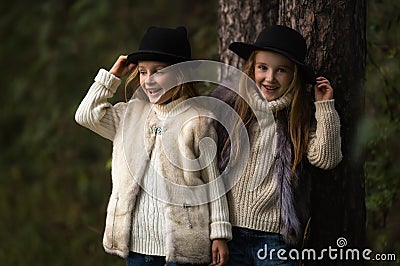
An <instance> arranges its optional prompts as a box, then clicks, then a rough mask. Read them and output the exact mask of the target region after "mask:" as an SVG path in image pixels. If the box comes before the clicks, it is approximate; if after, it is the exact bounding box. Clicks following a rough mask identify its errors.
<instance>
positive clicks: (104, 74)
mask: <svg viewBox="0 0 400 266" xmlns="http://www.w3.org/2000/svg"><path fill="white" fill-rule="evenodd" d="M94 81H95V82H98V83H100V84H101V85H103V86H104V87H106V88H107V89H108V90H110V91H111V92H112V93H115V92H116V91H117V89H118V86H119V85H120V84H121V79H120V78H118V77H116V76H114V75H113V74H110V72H108V71H107V70H105V69H103V68H102V69H100V70H99V73H97V75H96V77H95V78H94Z"/></svg>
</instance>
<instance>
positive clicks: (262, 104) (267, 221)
mask: <svg viewBox="0 0 400 266" xmlns="http://www.w3.org/2000/svg"><path fill="white" fill-rule="evenodd" d="M291 97H292V96H291V95H290V94H289V95H286V96H283V97H281V98H279V99H277V100H275V101H272V102H269V103H268V102H267V101H265V100H264V99H262V98H261V96H260V95H259V93H254V94H253V95H252V97H250V99H251V100H252V101H253V102H252V103H251V106H253V108H256V109H257V111H258V112H267V111H268V108H271V109H272V112H273V113H275V112H276V111H279V110H282V109H284V108H285V107H287V106H289V104H290V102H291ZM315 107H316V112H315V118H316V120H317V127H316V130H315V131H314V132H311V134H310V138H309V145H308V151H307V158H308V160H309V162H310V163H311V164H312V165H314V166H316V167H319V168H322V169H331V168H333V167H335V166H336V165H337V164H338V163H339V162H340V161H341V159H342V154H341V138H340V120H339V116H338V114H337V112H336V110H335V108H334V100H329V101H318V102H315ZM259 123H260V124H261V126H262V123H263V122H262V121H260V122H259ZM263 133H264V132H260V130H259V128H258V125H257V123H255V122H253V123H252V124H251V126H250V128H249V138H250V157H249V160H248V162H247V166H246V168H245V171H244V174H243V175H242V176H241V177H240V179H239V180H238V181H237V183H236V184H235V186H234V187H233V188H232V190H231V191H230V192H229V193H228V202H229V209H230V219H231V223H232V226H238V227H244V228H249V229H253V230H259V231H264V232H274V233H279V232H280V228H279V226H280V222H279V220H280V205H279V199H277V198H276V193H275V190H276V189H277V188H278V187H279V184H278V181H277V180H278V178H274V173H273V171H270V172H269V173H267V172H265V173H263V174H264V175H265V176H266V178H265V179H264V180H263V182H262V183H261V185H260V186H258V187H257V188H256V189H255V190H251V189H249V188H250V187H251V182H252V180H253V178H254V171H255V169H259V168H264V163H265V156H266V155H265V154H264V153H263V152H261V150H262V149H260V148H259V147H261V146H262V145H263V144H264V143H266V142H268V141H271V135H270V134H269V133H270V131H265V134H263ZM271 169H273V168H271ZM258 174H259V173H258Z"/></svg>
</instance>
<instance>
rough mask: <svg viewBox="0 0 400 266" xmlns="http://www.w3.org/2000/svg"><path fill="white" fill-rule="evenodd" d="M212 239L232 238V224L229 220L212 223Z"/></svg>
mask: <svg viewBox="0 0 400 266" xmlns="http://www.w3.org/2000/svg"><path fill="white" fill-rule="evenodd" d="M210 239H211V240H214V239H226V240H227V241H229V240H232V225H231V224H230V223H228V222H215V223H211V234H210Z"/></svg>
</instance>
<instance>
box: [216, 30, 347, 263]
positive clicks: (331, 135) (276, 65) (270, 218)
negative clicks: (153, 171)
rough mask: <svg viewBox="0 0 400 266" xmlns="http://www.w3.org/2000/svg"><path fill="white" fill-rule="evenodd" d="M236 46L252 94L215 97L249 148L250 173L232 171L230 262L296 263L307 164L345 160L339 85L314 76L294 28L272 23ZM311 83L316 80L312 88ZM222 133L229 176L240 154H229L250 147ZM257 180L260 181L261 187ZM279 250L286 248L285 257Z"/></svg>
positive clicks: (245, 90) (245, 89) (223, 165)
mask: <svg viewBox="0 0 400 266" xmlns="http://www.w3.org/2000/svg"><path fill="white" fill-rule="evenodd" d="M229 49H230V50H231V51H233V52H234V53H236V54H237V55H239V56H240V57H241V58H243V59H245V60H247V63H246V65H245V68H244V72H245V74H247V75H248V76H249V77H250V78H251V80H252V81H254V83H255V86H254V87H251V86H249V85H248V83H246V82H243V83H241V84H240V86H239V89H238V90H237V92H238V93H239V95H241V96H245V97H241V96H238V94H232V93H229V92H227V89H224V88H222V87H218V88H216V89H215V90H214V91H213V92H212V94H211V95H213V96H214V97H217V98H219V99H221V100H224V101H225V102H227V103H229V104H230V105H231V106H232V107H233V108H234V109H235V111H236V112H237V113H238V115H239V116H240V118H241V121H239V122H238V123H243V124H244V125H245V128H246V129H247V133H248V136H249V137H248V138H249V145H250V147H249V157H248V160H247V161H246V162H245V166H244V171H243V172H242V173H241V174H240V175H239V176H234V174H232V176H233V177H234V178H237V179H238V180H237V182H236V183H235V185H234V186H233V188H232V189H231V190H230V191H229V193H228V204H229V209H230V221H231V224H232V226H233V228H232V232H233V240H232V241H230V242H229V250H230V259H229V262H228V265H236V266H239V265H240V266H243V265H278V264H279V265H297V263H298V261H293V260H290V258H289V256H288V251H289V249H290V248H292V247H298V244H299V243H300V242H301V240H302V236H303V232H304V226H305V224H306V223H307V220H308V209H307V201H308V197H307V195H308V193H309V184H308V181H307V177H306V176H305V175H302V176H300V174H301V172H303V171H300V170H302V169H303V170H304V169H305V168H306V167H304V166H305V165H306V164H308V163H309V164H311V165H313V166H316V167H319V168H322V169H331V168H334V167H335V166H336V165H338V164H339V162H340V161H341V159H342V154H341V139H340V121H339V116H338V114H337V112H336V110H335V107H334V100H333V89H332V86H331V85H330V83H329V81H328V80H327V79H326V78H324V77H317V78H316V77H314V73H313V71H312V70H311V68H310V67H308V66H307V65H306V64H305V63H304V59H305V56H306V51H307V46H306V42H305V40H304V38H303V37H302V36H301V35H300V34H299V33H298V32H297V31H295V30H293V29H291V28H288V27H284V26H271V27H268V28H266V29H264V30H263V31H262V32H261V33H260V34H259V36H258V38H257V40H256V42H255V43H243V42H234V43H232V44H231V45H230V46H229ZM307 84H313V85H314V88H313V90H312V93H311V92H310V90H309V89H308V87H307ZM312 98H314V99H315V102H314V104H312ZM269 114H271V117H272V123H271V121H268V115H269ZM274 121H275V123H273V122H274ZM263 127H264V128H263ZM272 127H273V128H272ZM234 128H238V126H237V125H236V127H234ZM270 129H273V130H270ZM233 134H235V129H234V130H233ZM218 135H219V141H220V143H219V144H220V150H221V160H220V164H219V166H220V171H221V172H222V171H223V170H225V171H226V174H227V175H228V176H229V175H230V174H229V173H230V172H229V171H231V172H232V173H233V171H232V169H228V168H229V165H228V167H227V164H228V160H229V158H235V156H233V157H230V156H231V155H232V153H235V154H240V152H241V151H243V148H244V147H241V146H240V143H239V145H233V143H234V140H235V139H237V136H235V135H231V136H227V132H226V131H224V130H223V129H222V128H219V129H218ZM231 141H232V145H231ZM268 143H274V146H269V147H276V148H275V150H271V149H264V148H265V147H267V146H268ZM231 146H232V147H231ZM233 146H234V147H233ZM269 157H271V158H272V159H271V160H269V159H268V158H269ZM269 161H271V164H270V165H268V162H269ZM256 178H259V180H260V182H258V183H257V186H254V180H255V179H256ZM280 249H283V251H282V252H286V253H284V254H282V253H280V255H281V256H280V258H279V257H278V256H277V251H278V250H280ZM274 251H275V252H274ZM285 257H286V258H287V259H285Z"/></svg>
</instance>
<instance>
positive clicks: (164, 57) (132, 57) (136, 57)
mask: <svg viewBox="0 0 400 266" xmlns="http://www.w3.org/2000/svg"><path fill="white" fill-rule="evenodd" d="M190 60H192V59H191V58H189V57H181V56H176V55H172V54H167V53H161V52H158V51H148V50H139V51H137V52H134V53H131V54H129V55H128V62H130V63H134V64H137V63H138V62H139V61H159V62H166V63H173V64H175V63H181V62H185V61H190Z"/></svg>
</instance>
